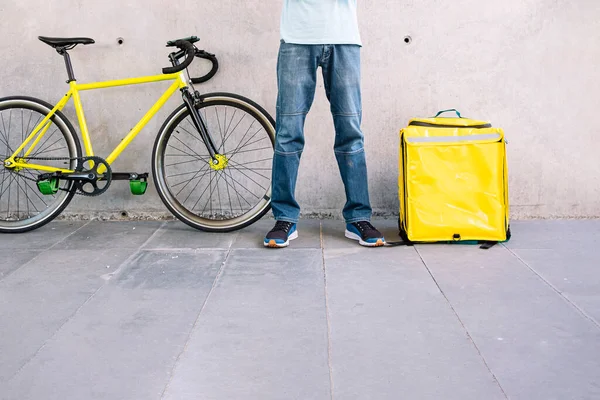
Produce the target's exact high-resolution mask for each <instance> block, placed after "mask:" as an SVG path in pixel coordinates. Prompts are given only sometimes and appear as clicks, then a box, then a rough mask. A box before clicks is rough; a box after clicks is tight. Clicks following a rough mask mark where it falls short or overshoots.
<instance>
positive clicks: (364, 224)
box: [356, 221, 375, 233]
mask: <svg viewBox="0 0 600 400" xmlns="http://www.w3.org/2000/svg"><path fill="white" fill-rule="evenodd" d="M356 226H357V227H358V230H359V231H360V232H361V233H363V232H365V231H367V230H375V227H374V226H373V225H371V223H370V222H369V221H359V222H357V223H356Z"/></svg>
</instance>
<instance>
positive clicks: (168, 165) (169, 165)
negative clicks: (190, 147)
mask: <svg viewBox="0 0 600 400" xmlns="http://www.w3.org/2000/svg"><path fill="white" fill-rule="evenodd" d="M196 161H198V160H197V159H193V160H189V161H181V162H176V163H173V164H166V165H165V167H173V166H175V165H181V164H189V163H191V162H196Z"/></svg>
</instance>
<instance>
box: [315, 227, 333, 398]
mask: <svg viewBox="0 0 600 400" xmlns="http://www.w3.org/2000/svg"><path fill="white" fill-rule="evenodd" d="M319 236H320V242H321V257H322V261H323V283H324V286H323V289H324V293H325V319H326V320H327V366H328V368H329V394H330V396H331V397H330V398H331V400H333V388H334V386H333V367H332V365H331V319H330V317H329V295H328V291H327V268H326V267H325V241H324V239H323V222H322V221H320V222H319Z"/></svg>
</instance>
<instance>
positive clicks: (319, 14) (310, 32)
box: [281, 0, 362, 45]
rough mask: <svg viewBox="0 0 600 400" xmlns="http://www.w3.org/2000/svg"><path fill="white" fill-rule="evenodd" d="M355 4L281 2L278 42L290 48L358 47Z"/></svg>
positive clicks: (328, 0) (341, 0) (329, 0)
mask: <svg viewBox="0 0 600 400" xmlns="http://www.w3.org/2000/svg"><path fill="white" fill-rule="evenodd" d="M356 2H357V0H283V11H282V13H281V39H283V40H284V41H285V42H286V43H294V44H357V45H362V43H361V40H360V32H359V29H358V18H357V15H356V8H357V4H356Z"/></svg>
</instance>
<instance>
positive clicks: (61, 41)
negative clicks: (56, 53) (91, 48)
mask: <svg viewBox="0 0 600 400" xmlns="http://www.w3.org/2000/svg"><path fill="white" fill-rule="evenodd" d="M38 39H40V40H41V41H42V42H44V43H46V44H47V45H49V46H52V47H54V48H56V47H66V46H74V45H78V44H94V43H96V42H95V41H94V39H90V38H85V37H75V38H51V37H46V36H38Z"/></svg>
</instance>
